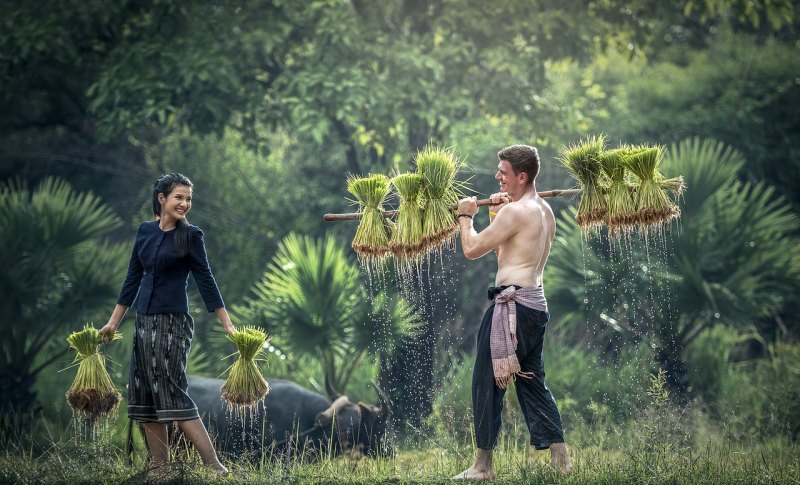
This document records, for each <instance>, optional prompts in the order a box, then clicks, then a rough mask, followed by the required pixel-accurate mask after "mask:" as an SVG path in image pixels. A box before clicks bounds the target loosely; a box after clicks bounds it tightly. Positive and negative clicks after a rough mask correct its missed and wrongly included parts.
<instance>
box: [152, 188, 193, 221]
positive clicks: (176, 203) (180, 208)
mask: <svg viewBox="0 0 800 485" xmlns="http://www.w3.org/2000/svg"><path fill="white" fill-rule="evenodd" d="M158 201H159V202H160V203H161V218H162V219H163V218H165V217H166V218H169V219H174V220H180V219H183V218H185V217H186V214H188V213H189V211H190V210H191V209H192V188H191V187H188V186H186V185H180V184H178V185H176V186H175V187H173V188H172V191H171V192H170V193H169V195H167V196H166V197H165V196H164V194H158Z"/></svg>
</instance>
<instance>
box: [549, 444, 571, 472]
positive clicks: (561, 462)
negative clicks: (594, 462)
mask: <svg viewBox="0 0 800 485" xmlns="http://www.w3.org/2000/svg"><path fill="white" fill-rule="evenodd" d="M550 468H552V469H553V470H554V471H556V472H558V473H563V474H564V475H568V474H570V473H572V460H571V459H570V457H569V451H567V445H565V444H564V443H552V444H550Z"/></svg>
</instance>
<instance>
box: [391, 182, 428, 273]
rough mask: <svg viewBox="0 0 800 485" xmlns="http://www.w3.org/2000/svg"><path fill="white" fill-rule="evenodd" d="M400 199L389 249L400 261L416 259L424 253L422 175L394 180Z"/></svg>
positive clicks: (393, 183)
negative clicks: (421, 199) (421, 196)
mask: <svg viewBox="0 0 800 485" xmlns="http://www.w3.org/2000/svg"><path fill="white" fill-rule="evenodd" d="M392 185H394V187H395V189H397V194H398V196H399V197H400V205H399V207H398V213H397V219H395V226H394V230H393V231H392V237H391V239H390V241H389V249H390V250H391V251H392V254H394V256H395V258H397V259H398V260H403V259H407V258H415V257H416V256H418V255H419V254H420V253H421V251H422V249H423V248H422V220H423V219H422V206H421V205H420V195H421V193H422V175H420V174H417V173H404V174H400V175H396V176H395V177H393V178H392Z"/></svg>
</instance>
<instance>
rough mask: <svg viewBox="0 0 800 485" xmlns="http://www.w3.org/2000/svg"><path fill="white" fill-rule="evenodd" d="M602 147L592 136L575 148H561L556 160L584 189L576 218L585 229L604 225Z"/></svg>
mask: <svg viewBox="0 0 800 485" xmlns="http://www.w3.org/2000/svg"><path fill="white" fill-rule="evenodd" d="M604 147H605V138H604V137H603V136H593V137H590V138H587V139H586V140H585V141H583V140H582V141H580V142H578V143H577V144H575V145H570V146H567V147H563V148H562V149H561V156H560V157H559V160H560V161H561V164H562V165H563V166H564V167H566V169H567V170H569V172H570V173H571V174H572V176H573V177H575V179H576V180H577V181H578V183H579V184H580V185H581V188H582V189H583V192H582V194H581V200H580V202H579V203H578V213H577V215H576V219H577V221H578V225H579V226H581V228H583V229H584V230H587V231H588V230H589V228H590V227H592V226H598V225H600V224H602V223H603V222H604V217H605V214H606V200H605V197H604V194H603V187H602V184H603V172H602V167H601V164H600V155H601V154H602V153H603V149H604Z"/></svg>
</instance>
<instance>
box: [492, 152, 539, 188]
mask: <svg viewBox="0 0 800 485" xmlns="http://www.w3.org/2000/svg"><path fill="white" fill-rule="evenodd" d="M497 159H498V160H501V161H502V160H505V161H507V162H508V163H510V164H511V168H512V169H514V174H515V175H519V174H520V172H525V173H527V174H528V183H529V184H530V183H533V181H534V179H536V176H537V175H539V152H538V151H537V150H536V147H532V146H530V145H511V146H508V147H505V148H503V149H502V150H500V151H499V152H497Z"/></svg>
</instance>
